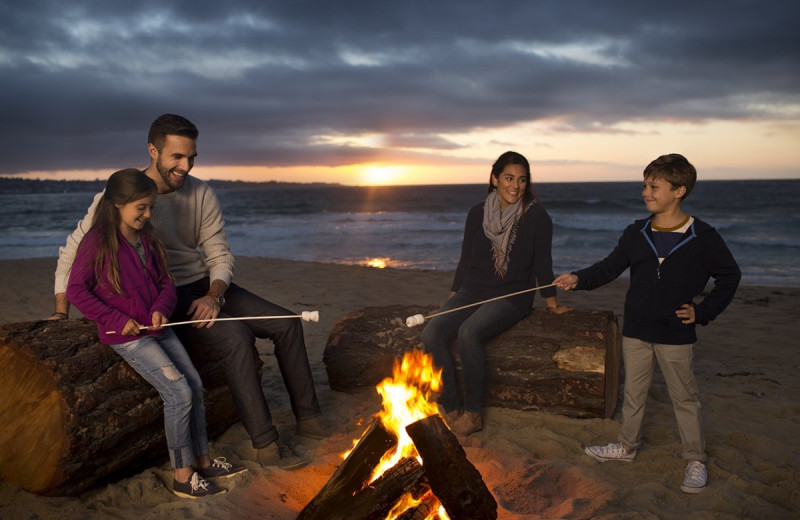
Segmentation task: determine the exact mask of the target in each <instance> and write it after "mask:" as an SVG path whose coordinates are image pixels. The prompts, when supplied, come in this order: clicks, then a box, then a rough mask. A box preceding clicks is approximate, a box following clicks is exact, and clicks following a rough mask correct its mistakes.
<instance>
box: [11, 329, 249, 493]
mask: <svg viewBox="0 0 800 520" xmlns="http://www.w3.org/2000/svg"><path fill="white" fill-rule="evenodd" d="M190 350H191V349H190ZM193 359H194V361H195V364H196V365H197V368H198V371H199V372H200V375H201V376H202V378H203V384H204V386H205V389H206V418H207V422H208V432H209V435H211V436H214V435H217V434H219V433H222V432H223V431H225V430H226V429H227V428H228V427H229V426H231V425H232V424H234V423H235V422H236V421H238V416H237V414H236V409H235V407H234V405H233V400H232V398H231V396H230V392H229V391H228V387H227V383H226V381H225V374H224V371H223V370H224V369H223V367H222V363H221V361H220V360H215V359H209V358H201V357H195V356H193ZM166 457H167V446H166V440H165V436H164V416H163V407H162V402H161V398H160V397H159V395H158V392H156V390H155V389H154V388H153V387H152V386H150V385H149V384H148V383H147V382H145V381H144V380H143V379H142V378H141V377H140V376H139V375H138V374H137V373H136V372H135V371H134V370H133V369H132V368H131V367H130V366H128V364H127V363H125V362H124V361H123V360H122V358H121V357H120V356H118V355H117V354H116V353H115V352H114V351H113V350H112V349H110V348H109V347H108V346H106V345H103V344H101V343H99V342H98V341H97V329H96V327H95V325H94V324H93V323H92V322H90V321H88V320H83V319H80V320H67V321H36V322H25V323H13V324H9V325H4V326H2V327H0V477H2V480H3V481H5V482H7V483H10V484H13V485H16V486H19V487H21V488H23V489H26V490H28V491H31V492H33V493H39V494H44V495H76V494H79V493H82V492H84V491H86V490H88V489H90V488H92V487H94V486H96V485H99V484H100V483H102V482H104V481H108V480H110V479H112V478H114V477H116V476H117V475H120V474H121V473H122V472H131V471H135V470H137V469H142V468H143V467H146V465H147V464H152V463H154V462H157V461H163V460H165V459H166Z"/></svg>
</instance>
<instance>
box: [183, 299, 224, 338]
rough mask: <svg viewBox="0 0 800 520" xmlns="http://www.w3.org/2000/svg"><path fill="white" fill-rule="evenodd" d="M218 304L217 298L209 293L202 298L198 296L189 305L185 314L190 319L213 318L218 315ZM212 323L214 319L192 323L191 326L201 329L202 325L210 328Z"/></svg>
mask: <svg viewBox="0 0 800 520" xmlns="http://www.w3.org/2000/svg"><path fill="white" fill-rule="evenodd" d="M219 311H220V308H219V305H217V300H216V298H214V297H213V296H211V295H208V294H207V295H205V296H203V297H202V298H198V299H196V300H195V301H193V302H192V304H191V305H190V306H189V310H188V311H187V314H189V316H190V320H192V321H194V320H214V319H215V318H216V317H217V316H219ZM212 325H214V321H209V322H207V323H194V324H192V327H194V328H196V329H202V328H203V327H206V328H210V327H211V326H212Z"/></svg>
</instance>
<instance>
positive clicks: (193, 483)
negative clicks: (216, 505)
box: [172, 471, 226, 498]
mask: <svg viewBox="0 0 800 520" xmlns="http://www.w3.org/2000/svg"><path fill="white" fill-rule="evenodd" d="M172 492H173V493H175V494H176V495H178V496H179V497H183V498H203V497H210V496H213V495H219V494H220V493H225V492H226V490H225V489H223V488H221V487H219V486H217V485H216V484H214V483H212V482H209V481H207V480H206V479H204V478H203V477H201V476H200V475H199V474H198V473H197V472H196V471H195V472H194V473H192V476H191V477H189V480H188V481H186V482H178V481H177V480H173V481H172Z"/></svg>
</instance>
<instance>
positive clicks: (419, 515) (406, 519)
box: [397, 492, 439, 520]
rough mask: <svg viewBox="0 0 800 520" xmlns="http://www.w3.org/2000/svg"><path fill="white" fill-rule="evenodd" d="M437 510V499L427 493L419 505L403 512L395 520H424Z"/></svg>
mask: <svg viewBox="0 0 800 520" xmlns="http://www.w3.org/2000/svg"><path fill="white" fill-rule="evenodd" d="M438 509H439V499H438V498H436V495H434V494H433V493H430V492H429V493H427V494H426V495H425V496H424V497H422V500H421V501H420V503H419V504H417V505H415V506H413V507H409V508H408V509H406V510H405V511H403V512H402V513H401V514H400V516H398V517H397V520H426V519H427V518H430V517H431V515H432V514H433V513H435V512H436V511H437V510H438Z"/></svg>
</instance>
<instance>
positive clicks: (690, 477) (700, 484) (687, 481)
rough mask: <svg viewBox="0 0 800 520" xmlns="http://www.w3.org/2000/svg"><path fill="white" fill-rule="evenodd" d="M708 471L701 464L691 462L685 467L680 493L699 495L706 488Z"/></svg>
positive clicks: (694, 461)
mask: <svg viewBox="0 0 800 520" xmlns="http://www.w3.org/2000/svg"><path fill="white" fill-rule="evenodd" d="M707 482H708V470H706V465H705V464H703V463H702V462H699V461H696V460H693V461H692V462H690V463H689V464H688V465H687V466H686V476H685V477H683V484H681V491H683V492H684V493H693V494H694V493H700V492H701V491H703V490H704V489H705V488H706V483H707Z"/></svg>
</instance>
